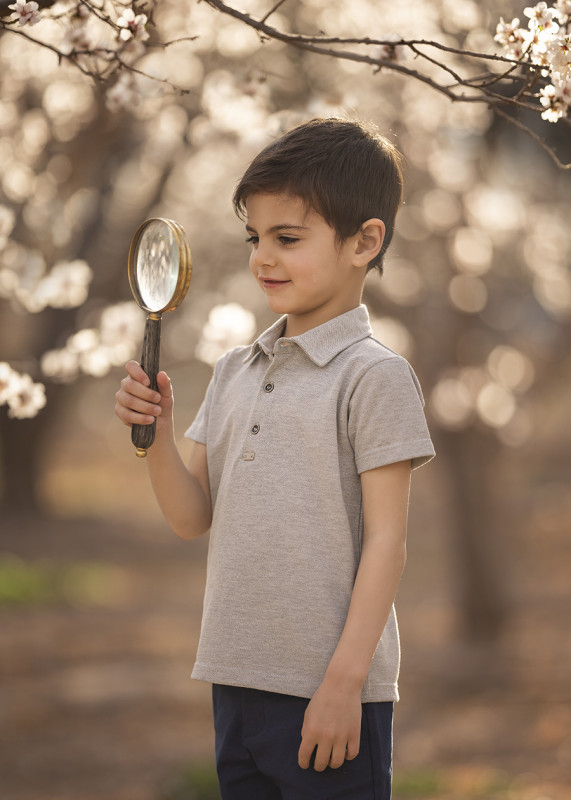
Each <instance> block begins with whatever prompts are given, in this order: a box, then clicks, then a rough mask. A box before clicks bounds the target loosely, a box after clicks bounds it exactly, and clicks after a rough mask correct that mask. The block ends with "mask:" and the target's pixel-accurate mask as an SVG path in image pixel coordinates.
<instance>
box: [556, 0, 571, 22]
mask: <svg viewBox="0 0 571 800" xmlns="http://www.w3.org/2000/svg"><path fill="white" fill-rule="evenodd" d="M553 7H554V9H555V15H556V16H557V17H558V18H559V22H561V24H562V25H564V24H565V23H566V22H567V21H568V19H569V17H571V0H557V2H556V3H554V4H553Z"/></svg>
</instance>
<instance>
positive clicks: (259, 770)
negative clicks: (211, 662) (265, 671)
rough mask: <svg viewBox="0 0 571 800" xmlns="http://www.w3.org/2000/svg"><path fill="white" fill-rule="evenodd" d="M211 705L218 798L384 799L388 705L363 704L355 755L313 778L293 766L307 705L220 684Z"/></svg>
mask: <svg viewBox="0 0 571 800" xmlns="http://www.w3.org/2000/svg"><path fill="white" fill-rule="evenodd" d="M212 699H213V707H214V730H215V734H216V769H217V772H218V780H219V783H220V793H221V797H222V800H341V798H343V799H344V800H390V797H391V773H392V728H393V704H392V702H388V703H364V704H363V715H362V721H361V745H360V750H359V755H358V756H357V757H356V758H354V759H353V760H352V761H345V763H344V764H343V765H342V766H341V767H339V768H338V769H332V768H331V767H327V769H326V770H325V771H324V772H316V771H315V770H314V769H312V768H311V767H310V768H309V769H306V770H304V769H301V767H300V766H299V765H298V763H297V755H298V750H299V746H300V744H301V727H302V725H303V717H304V714H305V709H306V708H307V705H308V703H309V700H308V699H306V698H303V697H292V696H291V695H286V694H275V693H274V692H264V691H259V690H257V689H243V688H241V687H236V686H224V685H220V684H214V685H213V687H212Z"/></svg>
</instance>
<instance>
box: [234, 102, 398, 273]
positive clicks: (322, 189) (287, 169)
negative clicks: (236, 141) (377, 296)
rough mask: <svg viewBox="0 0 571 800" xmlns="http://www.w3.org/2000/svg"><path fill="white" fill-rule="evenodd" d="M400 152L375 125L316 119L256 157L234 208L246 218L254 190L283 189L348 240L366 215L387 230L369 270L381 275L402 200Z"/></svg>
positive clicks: (293, 131)
mask: <svg viewBox="0 0 571 800" xmlns="http://www.w3.org/2000/svg"><path fill="white" fill-rule="evenodd" d="M400 162H401V156H400V153H399V152H398V151H397V149H396V148H395V147H394V145H393V144H391V142H389V141H388V140H387V139H385V138H384V137H383V136H381V135H380V134H379V133H378V131H377V130H376V129H375V128H373V127H372V126H365V125H364V124H363V123H361V122H355V121H350V120H344V119H335V118H333V119H313V120H311V121H310V122H306V123H304V124H303V125H299V126H298V127H297V128H293V129H292V130H290V131H288V132H287V133H285V134H284V135H283V136H280V138H279V139H276V140H275V141H274V142H272V143H271V144H269V145H267V147H265V148H264V149H263V150H262V151H261V152H260V153H259V154H258V155H257V156H256V157H255V158H254V160H253V161H252V163H251V164H250V166H249V167H248V169H247V170H246V172H245V173H244V175H243V176H242V179H241V180H240V182H239V183H238V186H237V187H236V191H235V192H234V197H233V203H234V210H235V211H236V213H237V214H238V216H239V217H241V218H244V217H245V216H246V201H247V199H248V197H250V195H252V194H258V193H269V194H275V193H284V194H287V195H291V196H292V197H299V198H301V199H302V200H303V201H304V202H305V203H306V204H307V206H308V207H309V208H311V209H313V210H314V211H317V213H319V214H320V215H321V216H322V217H323V219H324V220H325V222H327V224H328V225H330V226H331V227H332V228H333V229H334V230H335V233H336V234H337V237H338V239H339V240H340V241H341V242H343V241H344V240H345V239H347V238H349V237H350V236H353V235H354V234H356V233H357V231H358V230H359V228H360V227H361V225H362V224H363V223H364V222H365V221H366V220H368V219H371V218H375V217H376V218H379V219H381V220H382V221H383V222H384V223H385V228H386V233H385V238H384V241H383V246H382V248H381V250H380V251H379V253H378V255H377V256H375V258H374V259H373V260H372V261H371V262H370V263H369V265H368V267H367V271H369V270H370V269H374V268H377V269H378V270H379V272H380V273H381V274H382V272H383V257H384V255H385V252H386V250H387V247H388V246H389V244H390V241H391V239H392V236H393V230H394V224H395V217H396V214H397V211H398V208H399V205H400V202H401V199H402V184H403V181H402V172H401V167H400Z"/></svg>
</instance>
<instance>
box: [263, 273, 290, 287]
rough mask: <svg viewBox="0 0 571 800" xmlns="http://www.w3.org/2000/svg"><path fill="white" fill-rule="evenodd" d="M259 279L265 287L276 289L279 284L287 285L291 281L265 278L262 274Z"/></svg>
mask: <svg viewBox="0 0 571 800" xmlns="http://www.w3.org/2000/svg"><path fill="white" fill-rule="evenodd" d="M259 280H260V281H261V283H262V286H263V287H264V289H274V288H278V287H279V286H285V285H286V283H290V281H276V280H274V279H273V278H264V277H263V276H261V277H260V278H259Z"/></svg>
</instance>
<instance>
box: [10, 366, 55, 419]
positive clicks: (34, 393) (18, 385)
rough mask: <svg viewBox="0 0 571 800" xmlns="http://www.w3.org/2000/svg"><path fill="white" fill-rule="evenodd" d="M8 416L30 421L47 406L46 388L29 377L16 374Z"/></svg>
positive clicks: (13, 379) (13, 380)
mask: <svg viewBox="0 0 571 800" xmlns="http://www.w3.org/2000/svg"><path fill="white" fill-rule="evenodd" d="M7 403H8V408H9V411H8V416H9V417H14V418H16V419H30V418H31V417H35V416H36V414H37V413H38V411H40V409H42V408H43V407H44V406H45V404H46V387H45V386H44V384H43V383H34V381H33V380H32V379H31V377H30V376H29V375H20V374H18V373H16V374H15V377H12V386H11V389H10V394H9V395H8V398H7Z"/></svg>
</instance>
